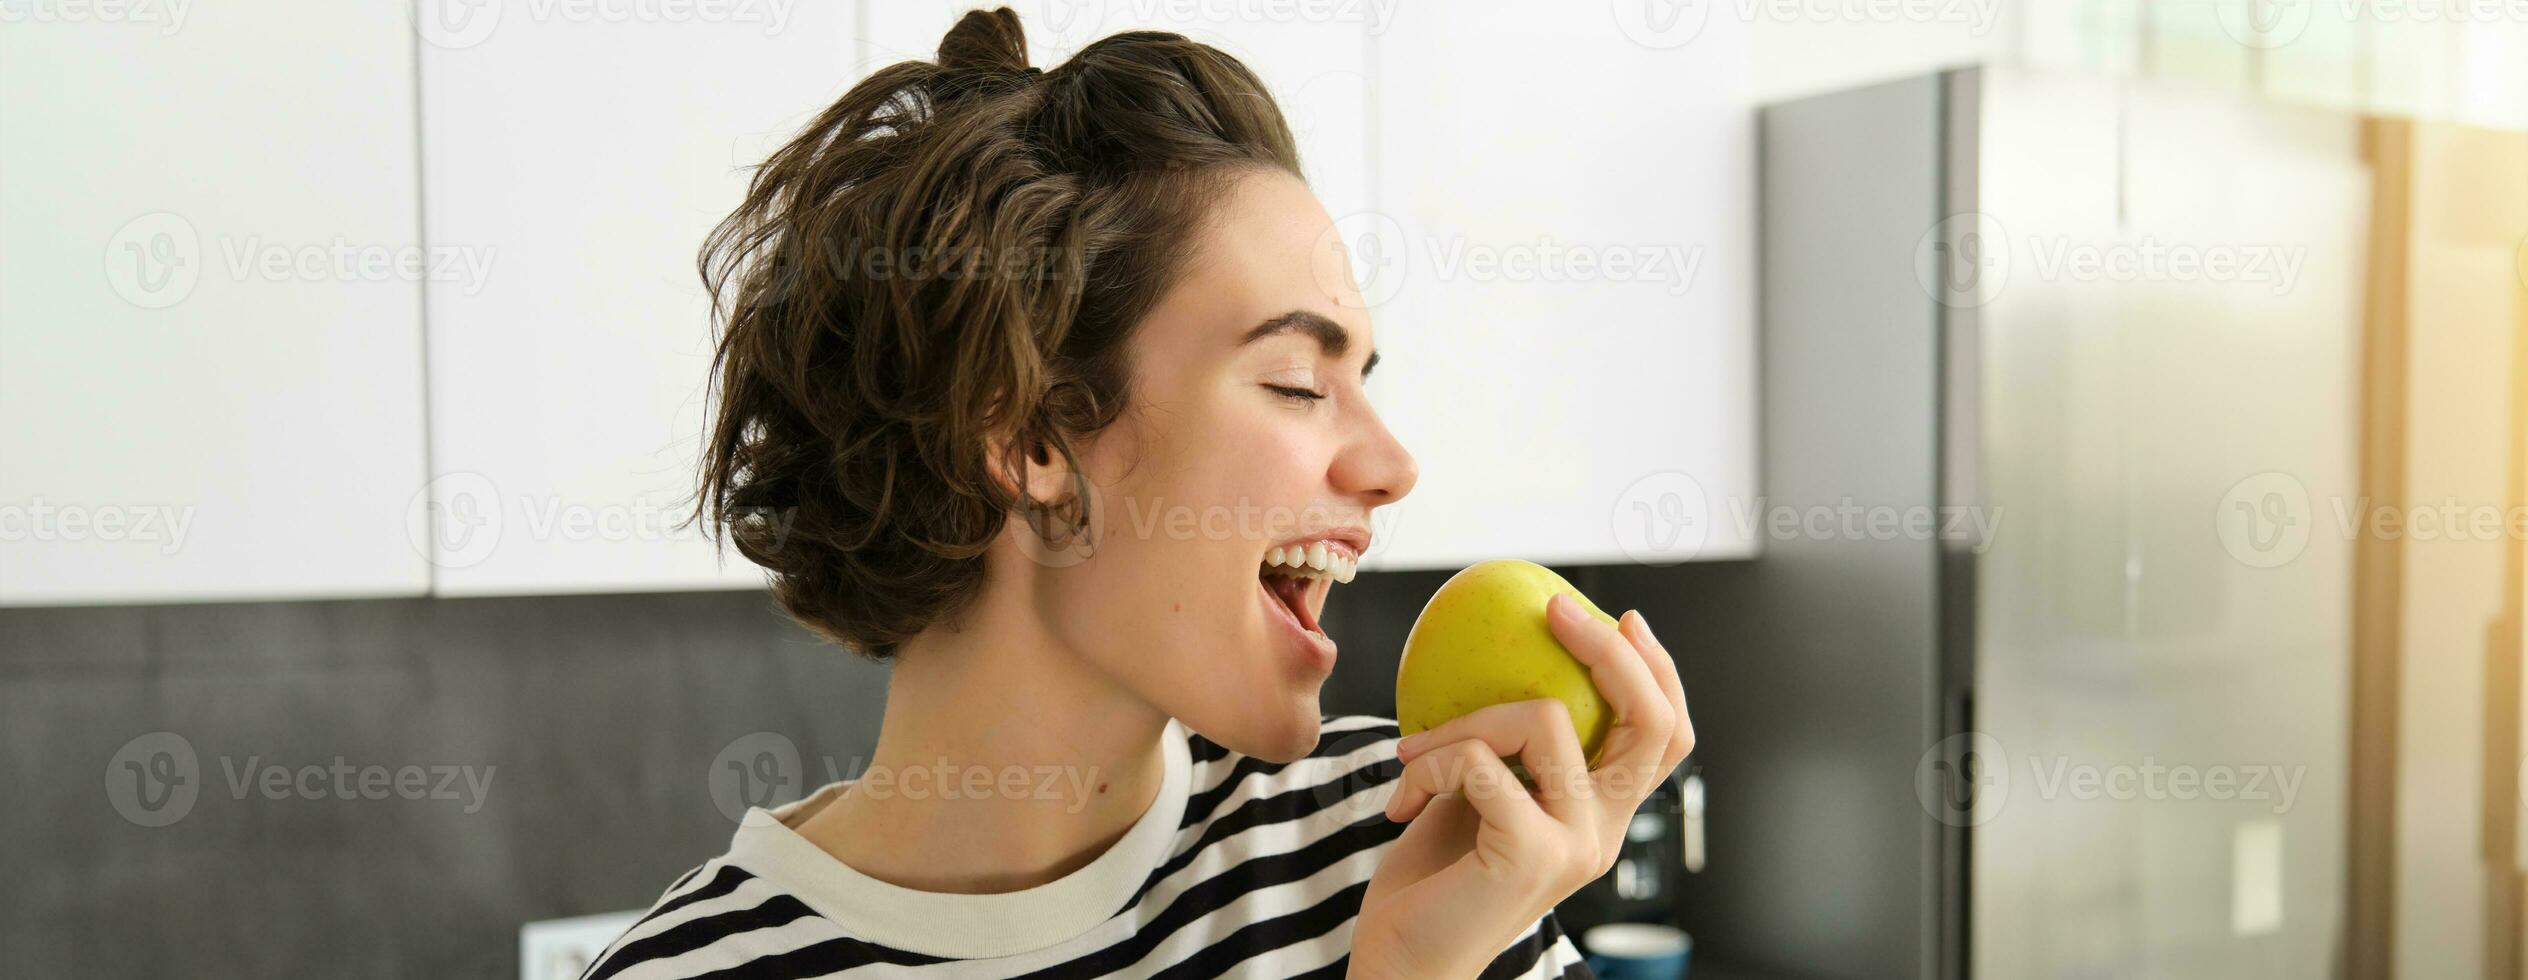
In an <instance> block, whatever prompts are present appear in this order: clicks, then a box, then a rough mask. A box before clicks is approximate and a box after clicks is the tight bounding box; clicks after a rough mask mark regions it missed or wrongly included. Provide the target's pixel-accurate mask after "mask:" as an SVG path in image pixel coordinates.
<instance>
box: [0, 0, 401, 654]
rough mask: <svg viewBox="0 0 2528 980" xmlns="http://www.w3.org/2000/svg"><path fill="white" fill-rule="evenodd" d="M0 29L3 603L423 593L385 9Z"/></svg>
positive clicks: (276, 10) (52, 19)
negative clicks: (415, 529)
mask: <svg viewBox="0 0 2528 980" xmlns="http://www.w3.org/2000/svg"><path fill="white" fill-rule="evenodd" d="M18 13H19V16H16V17H12V18H8V20H10V21H11V22H9V23H5V24H0V174H5V175H6V179H5V180H0V269H5V272H0V605H62V604H84V603H111V602H176V601H196V600H230V599H264V598H284V597H286V598H307V597H348V596H391V595H420V594H422V593H423V592H424V591H425V590H426V589H427V588H428V584H429V568H428V564H427V562H426V561H425V558H424V555H423V553H422V551H421V550H419V549H418V548H417V547H416V544H415V539H414V538H413V537H412V536H411V535H410V534H409V533H408V527H407V517H408V514H409V512H410V510H411V507H410V505H411V504H412V503H413V500H414V494H415V492H416V491H417V490H419V489H420V487H421V485H422V472H423V448H422V440H423V427H422V392H421V388H422V360H421V357H422V355H421V285H420V282H419V278H420V277H421V276H422V275H424V274H426V273H427V271H428V267H429V265H430V263H429V262H427V261H426V260H425V257H424V255H423V253H422V252H421V251H420V249H419V246H420V243H421V241H420V236H419V234H418V231H417V227H416V226H417V224H418V214H417V212H416V210H415V207H414V188H415V176H414V147H413V115H412V95H413V93H412V77H413V75H412V65H413V63H412V38H413V34H412V27H411V22H410V21H409V20H408V19H407V18H406V17H405V15H404V13H403V11H402V9H401V5H400V4H362V3H351V4H344V3H316V2H288V3H283V2H266V3H243V4H237V3H227V4H198V5H187V4H175V5H166V4H143V5H106V4H97V5H89V4H38V5H34V6H33V7H25V6H23V5H21V9H20V10H19V12H18Z"/></svg>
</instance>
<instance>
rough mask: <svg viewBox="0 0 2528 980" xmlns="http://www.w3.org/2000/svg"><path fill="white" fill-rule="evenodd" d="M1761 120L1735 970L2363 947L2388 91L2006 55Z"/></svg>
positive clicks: (1733, 705)
mask: <svg viewBox="0 0 2528 980" xmlns="http://www.w3.org/2000/svg"><path fill="white" fill-rule="evenodd" d="M1760 152H1761V156H1762V159H1761V163H1760V166H1761V170H1760V172H1761V175H1762V177H1761V180H1762V191H1761V193H1762V218H1761V236H1762V240H1761V246H1760V247H1761V250H1762V262H1761V268H1762V287H1761V303H1762V310H1761V316H1762V323H1763V333H1762V340H1761V348H1762V353H1761V360H1762V364H1763V368H1762V377H1761V385H1762V394H1761V404H1762V419H1763V421H1762V426H1763V479H1762V481H1761V485H1762V487H1763V489H1764V492H1765V494H1766V496H1765V497H1764V498H1763V499H1761V500H1754V501H1739V500H1732V501H1713V502H1711V507H1710V512H1711V514H1712V519H1714V520H1737V521H1752V522H1755V524H1754V525H1753V526H1754V527H1755V528H1756V529H1757V531H1758V533H1759V535H1760V536H1761V538H1762V540H1763V542H1764V544H1763V552H1762V554H1761V555H1760V556H1759V557H1758V558H1757V559H1755V560H1754V561H1753V562H1752V563H1750V564H1749V565H1747V566H1746V568H1745V569H1744V572H1743V576H1742V577H1741V578H1740V579H1738V580H1732V581H1729V582H1726V583H1721V584H1720V585H1719V586H1718V587H1720V588H1724V589H1726V590H1727V593H1728V596H1727V598H1728V601H1727V604H1726V608H1725V609H1712V610H1711V611H1709V612H1708V613H1707V614H1706V618H1707V620H1709V621H1710V625H1711V626H1712V627H1713V629H1712V635H1714V636H1717V637H1722V638H1725V639H1724V640H1722V641H1721V642H1725V643H1727V644H1728V645H1729V648H1728V649H1715V650H1709V651H1706V652H1705V653H1703V654H1702V655H1701V658H1700V659H1701V660H1702V661H1703V662H1704V663H1706V664H1707V666H1704V667H1701V668H1699V669H1698V670H1699V672H1698V674H1697V676H1695V677H1694V678H1693V683H1694V685H1695V693H1696V697H1697V714H1698V719H1700V718H1702V717H1704V716H1706V715H1709V716H1710V717H1711V718H1713V719H1714V720H1715V721H1714V723H1713V724H1710V725H1705V726H1703V727H1704V733H1703V734H1704V738H1703V742H1704V746H1703V748H1701V749H1699V750H1698V754H1697V762H1698V763H1699V764H1701V765H1702V766H1703V767H1704V768H1703V771H1702V777H1703V781H1704V783H1705V784H1706V787H1707V792H1708V796H1707V801H1706V826H1705V827H1704V828H1703V829H1702V833H1704V834H1705V835H1706V839H1705V841H1704V843H1705V847H1706V849H1707V851H1708V854H1709V861H1708V865H1707V866H1706V867H1705V868H1704V869H1703V871H1702V872H1700V873H1698V874H1695V875H1690V876H1687V878H1686V879H1685V882H1684V884H1683V886H1682V887H1683V891H1682V892H1681V894H1680V898H1679V901H1680V907H1679V918H1680V920H1681V921H1682V922H1684V923H1685V924H1686V925H1687V927H1688V928H1689V929H1691V930H1693V931H1694V932H1695V933H1696V935H1697V943H1696V955H1697V958H1698V967H1697V968H1698V969H1700V968H1701V967H1702V965H1703V964H1702V963H1701V962H1699V961H1703V960H1706V959H1708V961H1709V962H1710V963H1711V965H1713V966H1714V967H1715V968H1716V969H1717V968H1721V967H1723V966H1725V967H1726V968H1727V969H1728V970H1729V971H1730V975H1746V976H1779V977H1854V978H1860V977H1868V978H1885V977H1926V978H1928V977H1964V976H1975V977H1983V978H2009V980H2021V978H2093V977H2101V978H2102V977H2153V978H2189V977H2202V978H2223V980H2230V978H2251V977H2274V978H2285V977H2288V978H2301V977H2323V976H2329V975H2333V974H2336V973H2337V972H2338V970H2337V967H2336V963H2337V961H2338V957H2339V956H2340V949H2339V946H2340V942H2341V939H2340V937H2341V935H2342V932H2343V930H2342V922H2341V920H2342V917H2343V914H2344V908H2343V907H2344V901H2343V898H2344V894H2345V885H2344V880H2345V874H2346V868H2345V856H2344V855H2345V853H2346V849H2345V834H2346V825H2345V821H2346V813H2347V794H2348V785H2347V763H2346V756H2347V748H2346V746H2347V740H2348V726H2349V719H2348V696H2349V693H2348V692H2349V690H2350V688H2349V683H2350V674H2349V667H2350V663H2351V658H2350V650H2351V636H2350V629H2351V627H2350V620H2349V617H2348V616H2347V614H2346V613H2345V610H2346V608H2347V606H2348V605H2349V598H2350V597H2349V591H2350V589H2351V587H2352V574H2351V560H2352V543H2351V542H2350V541H2348V540H2345V539H2344V537H2343V536H2340V535H2336V534H2333V533H2330V532H2329V531H2328V529H2327V527H2326V526H2325V525H2319V524H2316V522H2317V521H2325V522H2331V521H2332V518H2331V517H2329V516H2328V515H2327V511H2326V505H2325V503H2324V502H2326V501H2333V500H2346V499H2351V498H2352V497H2353V495H2354V494H2355V492H2356V486H2355V484H2356V482H2357V481H2356V475H2357V474H2356V471H2357V468H2358V467H2357V462H2358V459H2357V453H2358V443H2359V438H2358V436H2359V431H2358V426H2359V411H2360V410H2359V381H2360V357H2361V349H2360V348H2361V342H2362V311H2363V303H2364V286H2365V275H2364V270H2365V268H2366V263H2365V255H2364V251H2365V248H2366V247H2367V241H2368V239H2367V225H2368V221H2369V215H2370V200H2369V198H2370V193H2371V185H2370V179H2369V166H2368V164H2367V163H2366V162H2365V158H2364V151H2363V145H2362V122H2361V120H2360V118H2359V117H2357V116H2353V115H2349V114H2341V113H2333V112H2326V111H2319V110H2313V109H2302V108H2290V107H2281V106H2276V105H2271V104H2266V103H2260V102H2254V101H2249V100H2244V99H2240V98H2237V97H2233V96H2228V95H2213V94H2203V93H2190V92H2184V91H2175V90H2165V89H2157V88H2151V87H2147V86H2141V85H2137V84H2133V83H2125V82H2117V81H2111V80H2103V79H2072V78H2058V77H2050V76H2045V75H2036V74H2026V73H2020V72H2016V71H2005V70H1997V69H1989V68H1986V69H1967V70H1959V71H1952V72H1945V73H1941V74H1938V75H1934V76H1928V77H1920V78H1913V79H1907V80H1903V81H1899V82H1894V83H1890V84H1884V85H1878V86H1873V87H1870V88H1866V89H1860V90H1854V91H1848V92H1839V93H1834V94H1828V95H1822V96H1817V97H1813V98H1807V99H1802V100H1799V101H1794V102H1789V103H1785V104H1780V105H1775V106H1771V107H1768V108H1766V109H1765V110H1764V111H1763V113H1762V120H1761V137H1760ZM1716 701H1718V702H1725V703H1715V702H1716ZM2179 773H2183V774H2184V775H2179ZM2286 780H2287V789H2286V788H2285V782H2286ZM2250 781H2254V782H2255V783H2256V785H2255V787H2254V788H2253V789H2252V790H2251V789H2249V788H2248V786H2247V784H2248V783H2249V782H2250ZM2216 786H2217V790H2216V789H2215V787H2216Z"/></svg>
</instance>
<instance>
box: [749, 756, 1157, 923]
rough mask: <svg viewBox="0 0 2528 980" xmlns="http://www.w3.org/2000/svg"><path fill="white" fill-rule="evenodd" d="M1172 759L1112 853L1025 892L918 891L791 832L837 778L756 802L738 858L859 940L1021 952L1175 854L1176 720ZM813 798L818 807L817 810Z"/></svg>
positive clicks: (1122, 899)
mask: <svg viewBox="0 0 2528 980" xmlns="http://www.w3.org/2000/svg"><path fill="white" fill-rule="evenodd" d="M1160 742H1161V745H1160V750H1161V752H1162V754H1163V755H1164V756H1165V757H1166V767H1165V775H1164V777H1163V778H1162V780H1161V782H1160V784H1159V794H1158V797H1157V798H1156V799H1154V800H1152V801H1151V803H1150V808H1149V809H1148V810H1145V811H1142V814H1141V819H1140V820H1138V821H1136V822H1134V823H1133V825H1132V829H1131V830H1128V831H1125V832H1124V836H1123V839H1121V840H1118V841H1116V842H1115V845H1114V846H1113V847H1109V848H1107V849H1106V853H1104V854H1100V855H1098V856H1097V859H1096V860H1093V861H1090V862H1089V863H1088V865H1087V866H1086V867H1083V868H1081V869H1079V870H1077V871H1074V872H1071V873H1070V874H1067V875H1064V876H1062V877H1060V878H1056V879H1054V880H1052V881H1048V882H1046V883H1044V884H1041V885H1037V886H1035V887H1033V888H1029V889H1025V890H1023V891H1015V892H1003V893H1000V894H995V895H959V894H950V893H946V892H926V891H916V890H914V889H911V888H905V887H902V886H900V885H893V884H889V883H887V882H883V881H879V880H878V879H876V878H872V877H869V876H868V875H865V874H862V873H860V872H859V871H856V870H853V869H852V867H851V866H850V865H847V864H844V863H843V862H841V861H839V860H836V859H835V858H834V856H833V855H831V854H827V853H825V851H824V849H822V848H819V847H817V846H816V845H815V844H812V843H809V842H808V840H807V838H804V837H801V836H799V835H798V833H797V832H796V831H793V830H791V829H790V825H789V823H787V822H786V821H788V820H789V819H790V818H791V817H793V816H797V815H801V814H803V812H812V811H813V810H814V809H816V808H818V807H822V806H823V805H824V802H826V801H829V800H831V799H832V798H833V795H834V794H836V793H838V792H840V791H841V790H842V789H843V788H844V787H846V786H848V785H849V784H850V781H848V780H846V781H843V782H836V783H829V784H827V785H825V786H824V787H821V788H819V789H818V790H817V791H816V792H814V793H811V794H809V795H808V797H807V798H806V799H802V800H796V801H793V802H790V803H786V804H783V805H781V806H779V807H775V808H773V809H771V810H765V809H764V808H762V807H754V808H750V809H748V810H747V811H746V818H745V819H744V820H743V821H741V822H740V823H739V824H738V828H737V836H736V838H735V839H734V840H733V841H732V842H731V843H730V845H729V855H728V861H729V863H731V864H735V865H737V866H738V867H741V868H744V869H746V870H747V871H749V872H751V873H753V874H755V875H758V876H760V877H763V878H766V879H769V880H770V881H772V882H773V883H775V884H778V885H780V886H781V887H782V888H783V889H784V890H786V891H788V892H789V893H791V894H792V895H794V896H796V897H797V898H798V899H799V900H800V901H802V902H805V903H806V904H807V906H808V907H809V908H811V909H814V910H816V912H817V913H818V914H820V915H823V916H825V917H826V918H829V919H832V920H834V921H835V922H837V923H840V924H841V925H842V926H843V927H844V928H845V929H846V930H848V931H850V932H851V933H852V935H854V936H855V937H857V938H860V939H865V940H868V941H870V942H873V943H877V944H878V945H881V946H886V947H890V948H893V949H900V950H905V951H907V952H913V953H921V954H925V955H930V956H946V957H954V958H959V959H974V958H983V957H993V956H1013V955H1016V954H1019V953H1025V952H1030V951H1033V950H1038V949H1043V948H1045V947H1048V946H1053V945H1056V944H1059V943H1062V942H1064V941H1066V940H1069V939H1072V938H1075V937H1078V936H1079V935H1081V934H1082V933H1085V932H1087V931H1089V930H1090V929H1092V928H1095V927H1096V926H1097V924H1098V923H1100V922H1104V921H1106V920H1107V919H1108V918H1111V917H1113V916H1114V914H1115V913H1117V912H1120V911H1123V907H1124V903H1126V902H1128V901H1131V900H1132V896H1133V894H1134V893H1135V892H1138V891H1139V890H1140V888H1141V884H1142V882H1143V881H1145V880H1146V879H1147V878H1148V877H1149V874H1150V872H1151V871H1152V870H1153V869H1156V868H1157V867H1158V866H1159V864H1160V863H1161V862H1163V861H1165V860H1166V859H1167V856H1168V849H1169V845H1170V843H1171V842H1173V841H1174V840H1175V839H1176V832H1177V825H1178V824H1180V823H1182V822H1183V821H1184V818H1185V800H1186V795H1187V786H1188V785H1190V784H1191V782H1192V780H1193V759H1192V757H1191V755H1190V753H1189V752H1188V750H1187V748H1186V744H1185V743H1186V733H1185V729H1184V727H1183V725H1182V724H1181V723H1179V722H1178V721H1176V720H1175V719H1173V718H1171V719H1169V720H1168V723H1167V728H1166V730H1165V732H1164V733H1163V734H1162V737H1161V739H1160ZM811 804H813V806H811Z"/></svg>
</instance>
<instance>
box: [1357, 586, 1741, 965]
mask: <svg viewBox="0 0 2528 980" xmlns="http://www.w3.org/2000/svg"><path fill="white" fill-rule="evenodd" d="M1521 566H1524V567H1521ZM1479 570H1480V571H1481V572H1482V574H1481V575H1477V574H1476V573H1477V572H1478V571H1479ZM1470 576H1472V577H1471V578H1470ZM1461 580H1465V581H1463V582H1461ZM1443 597H1446V598H1449V599H1450V600H1451V601H1448V602H1442V601H1441V600H1442V598H1443ZM1426 630H1427V632H1426ZM1538 634H1543V635H1544V637H1545V639H1546V641H1547V642H1546V643H1543V644H1540V643H1538V642H1536V637H1537V635H1538ZM1405 645H1406V652H1405V660H1404V664H1403V665H1402V666H1401V667H1400V668H1399V674H1398V677H1397V690H1396V697H1397V714H1398V721H1399V723H1400V724H1401V725H1402V726H1403V727H1404V731H1406V732H1408V733H1414V732H1417V730H1418V733H1416V734H1408V736H1407V737H1406V738H1405V739H1404V740H1403V741H1402V742H1400V743H1398V745H1397V749H1396V755H1397V758H1398V759H1399V760H1400V761H1402V762H1403V763H1404V766H1405V768H1404V774H1403V776H1402V777H1401V778H1399V779H1398V781H1397V783H1396V792H1395V795H1394V796H1393V797H1392V798H1390V799H1389V801H1388V804H1387V815H1388V816H1389V818H1391V819H1396V820H1405V821H1410V823H1409V824H1408V826H1406V828H1405V830H1404V833H1403V835H1402V836H1400V837H1399V838H1398V839H1397V840H1396V842H1395V843H1394V844H1393V845H1392V846H1391V847H1390V848H1389V850H1388V852H1387V854H1386V855H1385V856H1384V857H1382V858H1381V859H1380V861H1379V865H1378V871H1377V872H1376V873H1375V874H1374V875H1372V876H1371V878H1370V882H1369V889H1368V891H1367V893H1366V894H1365V895H1364V896H1363V897H1362V902H1361V912H1360V917H1359V919H1358V920H1357V922H1356V923H1355V926H1354V929H1353V951H1352V959H1351V968H1352V975H1353V976H1359V977H1371V976H1389V977H1401V976H1414V977H1427V976H1473V975H1475V973H1476V972H1477V971H1479V970H1481V969H1482V968H1483V967H1484V966H1485V965H1487V964H1488V962H1489V961H1490V958H1491V957H1492V956H1493V955H1494V954H1495V953H1497V952H1498V951H1499V950H1501V949H1502V948H1504V947H1506V946H1508V945H1509V943H1510V941H1511V940H1513V939H1516V938H1517V937H1518V936H1519V935H1521V934H1522V933H1524V932H1525V931H1526V930H1527V929H1528V928H1529V927H1530V926H1532V925H1533V924H1534V923H1535V922H1536V920H1537V919H1539V918H1541V917H1543V916H1544V915H1545V913H1546V912H1547V911H1549V910H1551V909H1552V908H1553V906H1554V905H1555V904H1556V903H1558V902H1560V901H1562V900H1563V899H1564V898H1566V897H1568V896H1569V895H1570V894H1571V893H1572V892H1574V891H1577V890H1579V888H1580V886H1582V885H1585V884H1587V883H1589V882H1590V881H1592V880H1594V879H1596V878H1597V877H1598V876H1599V875H1602V874H1604V873H1606V871H1607V869H1608V868H1610V867H1612V866H1613V864H1614V861H1615V855H1616V851H1617V849H1618V848H1619V847H1620V846H1621V844H1622V842H1623V835H1624V831H1625V829H1626V827H1628V826H1629V825H1630V824H1631V821H1632V816H1633V813H1634V811H1635V810H1636V809H1638V808H1639V807H1640V805H1641V801H1642V799H1643V798H1644V797H1645V796H1647V795H1648V794H1649V792H1650V791H1651V789H1652V788H1653V787H1654V786H1656V785H1658V783H1659V782H1660V781H1661V780H1664V779H1666V778H1667V776H1668V774H1669V773H1670V772H1672V771H1674V770H1675V768H1676V766H1677V764H1678V762H1680V761H1682V760H1683V759H1684V758H1685V755H1686V753H1687V752H1689V751H1691V750H1692V749H1693V747H1694V729H1693V724H1692V722H1691V721H1690V720H1689V719H1688V717H1687V714H1686V707H1685V693H1684V688H1683V685H1682V684H1680V683H1679V681H1678V680H1677V672H1676V662H1675V661H1674V660H1673V659H1672V658H1670V657H1669V655H1668V653H1667V650H1666V649H1665V648H1663V647H1661V646H1660V644H1659V641H1658V639H1657V638H1656V637H1654V636H1652V635H1651V633H1650V626H1649V624H1648V623H1646V622H1644V621H1643V620H1642V617H1641V614H1640V613H1638V612H1628V613H1626V614H1624V616H1623V618H1622V619H1620V620H1614V619H1610V618H1609V617H1607V616H1606V614H1605V613H1604V612H1601V611H1599V610H1598V609H1597V608H1596V607H1595V606H1593V605H1590V604H1589V603H1588V602H1587V600H1586V598H1585V597H1582V596H1580V595H1579V594H1578V591H1577V590H1575V589H1572V588H1571V586H1570V583H1568V582H1564V581H1563V580H1562V579H1561V577H1559V576H1556V575H1554V574H1553V573H1552V572H1549V571H1546V570H1545V569H1543V568H1540V567H1538V566H1535V565H1531V564H1528V563H1526V562H1485V563H1483V564H1480V565H1477V566H1475V567H1474V568H1470V569H1467V570H1466V571H1464V572H1460V573H1458V575H1457V576H1456V577H1455V578H1452V579H1450V580H1449V583H1448V584H1447V585H1444V586H1442V587H1441V594H1440V595H1438V596H1434V597H1433V599H1432V602H1431V604H1430V605H1429V606H1426V607H1425V608H1424V609H1423V612H1422V617H1421V619H1419V620H1417V621H1416V622H1415V624H1414V628H1413V633H1412V635H1411V636H1409V637H1408V638H1407V640H1406V644H1405ZM1549 653H1550V654H1551V655H1552V656H1547V654H1549ZM1557 658H1559V659H1557ZM1575 678H1576V680H1577V683H1576V684H1575V683H1573V681H1574V679H1575ZM1408 701H1410V704H1408ZM1409 711H1410V712H1412V713H1413V716H1414V720H1412V721H1407V720H1406V719H1405V717H1404V716H1405V715H1406V714H1407V713H1408V712H1409ZM1422 726H1429V727H1427V730H1420V729H1421V728H1422ZM1593 734H1594V736H1596V737H1595V738H1594V739H1593V740H1592V741H1589V742H1587V743H1586V744H1584V739H1589V738H1592V735H1593ZM1505 759H1515V760H1517V762H1518V763H1519V764H1520V765H1522V766H1523V767H1524V769H1525V770H1526V772H1527V773H1528V774H1529V775H1530V776H1531V777H1532V782H1533V788H1532V789H1531V788H1530V786H1529V785H1527V784H1524V783H1523V782H1522V780H1521V779H1520V778H1519V777H1518V776H1517V775H1515V774H1514V773H1513V772H1512V771H1511V769H1510V765H1509V763H1507V762H1505V761H1504V760H1505ZM1593 763H1594V766H1593V765H1592V764H1593Z"/></svg>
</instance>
